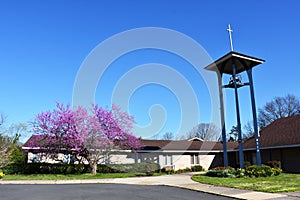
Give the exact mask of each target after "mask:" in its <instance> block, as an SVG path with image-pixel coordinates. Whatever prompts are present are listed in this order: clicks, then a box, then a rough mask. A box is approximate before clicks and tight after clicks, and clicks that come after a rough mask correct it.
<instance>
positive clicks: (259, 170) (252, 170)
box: [245, 165, 282, 177]
mask: <svg viewBox="0 0 300 200" xmlns="http://www.w3.org/2000/svg"><path fill="white" fill-rule="evenodd" d="M281 172H282V170H281V169H280V168H272V167H270V166H267V165H262V166H256V165H252V166H249V167H248V168H247V169H246V170H245V174H246V175H247V176H249V177H268V176H278V175H279V174H280V173H281Z"/></svg>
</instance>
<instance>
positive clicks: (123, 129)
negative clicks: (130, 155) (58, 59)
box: [32, 103, 140, 174]
mask: <svg viewBox="0 0 300 200" xmlns="http://www.w3.org/2000/svg"><path fill="white" fill-rule="evenodd" d="M134 123H135V122H134V119H133V117H132V116H130V115H128V114H127V113H125V112H122V111H121V110H120V108H118V107H116V106H115V105H113V106H112V110H107V109H103V108H101V107H99V106H97V105H93V106H92V109H91V110H90V111H88V110H86V109H85V108H82V107H77V108H76V109H74V110H71V109H70V106H69V105H67V106H64V105H63V104H59V103H57V109H55V110H54V111H52V112H49V111H47V112H43V113H41V114H39V115H38V116H37V117H36V119H35V122H34V133H36V134H39V135H41V136H42V137H41V139H40V141H37V142H38V143H39V145H40V146H41V145H42V147H43V148H44V149H46V150H47V153H48V154H50V155H57V153H58V152H62V151H65V152H69V153H70V152H75V153H76V154H77V155H81V156H83V157H84V158H85V159H86V160H87V161H88V163H89V165H90V167H91V169H92V174H96V171H97V164H98V163H99V162H107V161H108V160H109V157H110V155H111V152H112V150H114V151H116V150H120V149H131V150H136V149H138V148H140V141H139V139H138V138H136V137H135V136H134V135H133V134H132V133H131V129H132V127H133V124H134ZM43 140H44V141H47V142H43ZM33 145H36V144H33ZM33 145H32V146H33Z"/></svg>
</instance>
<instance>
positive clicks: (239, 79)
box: [224, 75, 246, 88]
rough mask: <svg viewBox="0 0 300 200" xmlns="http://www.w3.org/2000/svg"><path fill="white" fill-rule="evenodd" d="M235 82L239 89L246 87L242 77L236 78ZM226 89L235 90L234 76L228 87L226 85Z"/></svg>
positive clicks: (237, 76)
mask: <svg viewBox="0 0 300 200" xmlns="http://www.w3.org/2000/svg"><path fill="white" fill-rule="evenodd" d="M235 82H236V87H237V88H240V87H243V86H244V85H246V84H244V83H243V82H242V77H241V76H240V75H236V76H235ZM224 87H225V88H234V76H233V75H232V76H231V77H230V79H229V83H228V85H225V86H224Z"/></svg>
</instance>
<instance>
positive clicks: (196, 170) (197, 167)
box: [191, 165, 204, 172]
mask: <svg viewBox="0 0 300 200" xmlns="http://www.w3.org/2000/svg"><path fill="white" fill-rule="evenodd" d="M191 170H192V171H193V172H202V171H204V168H203V167H202V166H201V165H196V166H193V167H192V168H191Z"/></svg>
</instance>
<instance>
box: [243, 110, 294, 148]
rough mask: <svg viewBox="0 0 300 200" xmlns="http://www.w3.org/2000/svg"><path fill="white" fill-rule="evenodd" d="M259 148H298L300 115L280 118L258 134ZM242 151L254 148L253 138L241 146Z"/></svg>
mask: <svg viewBox="0 0 300 200" xmlns="http://www.w3.org/2000/svg"><path fill="white" fill-rule="evenodd" d="M260 146H261V148H275V147H292V146H300V115H295V116H291V117H286V118H281V119H278V120H276V121H274V122H272V123H271V124H270V125H268V126H267V127H265V128H263V129H262V130H261V132H260ZM243 148H244V149H250V148H255V138H250V139H248V140H246V141H245V143H244V144H243Z"/></svg>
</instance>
